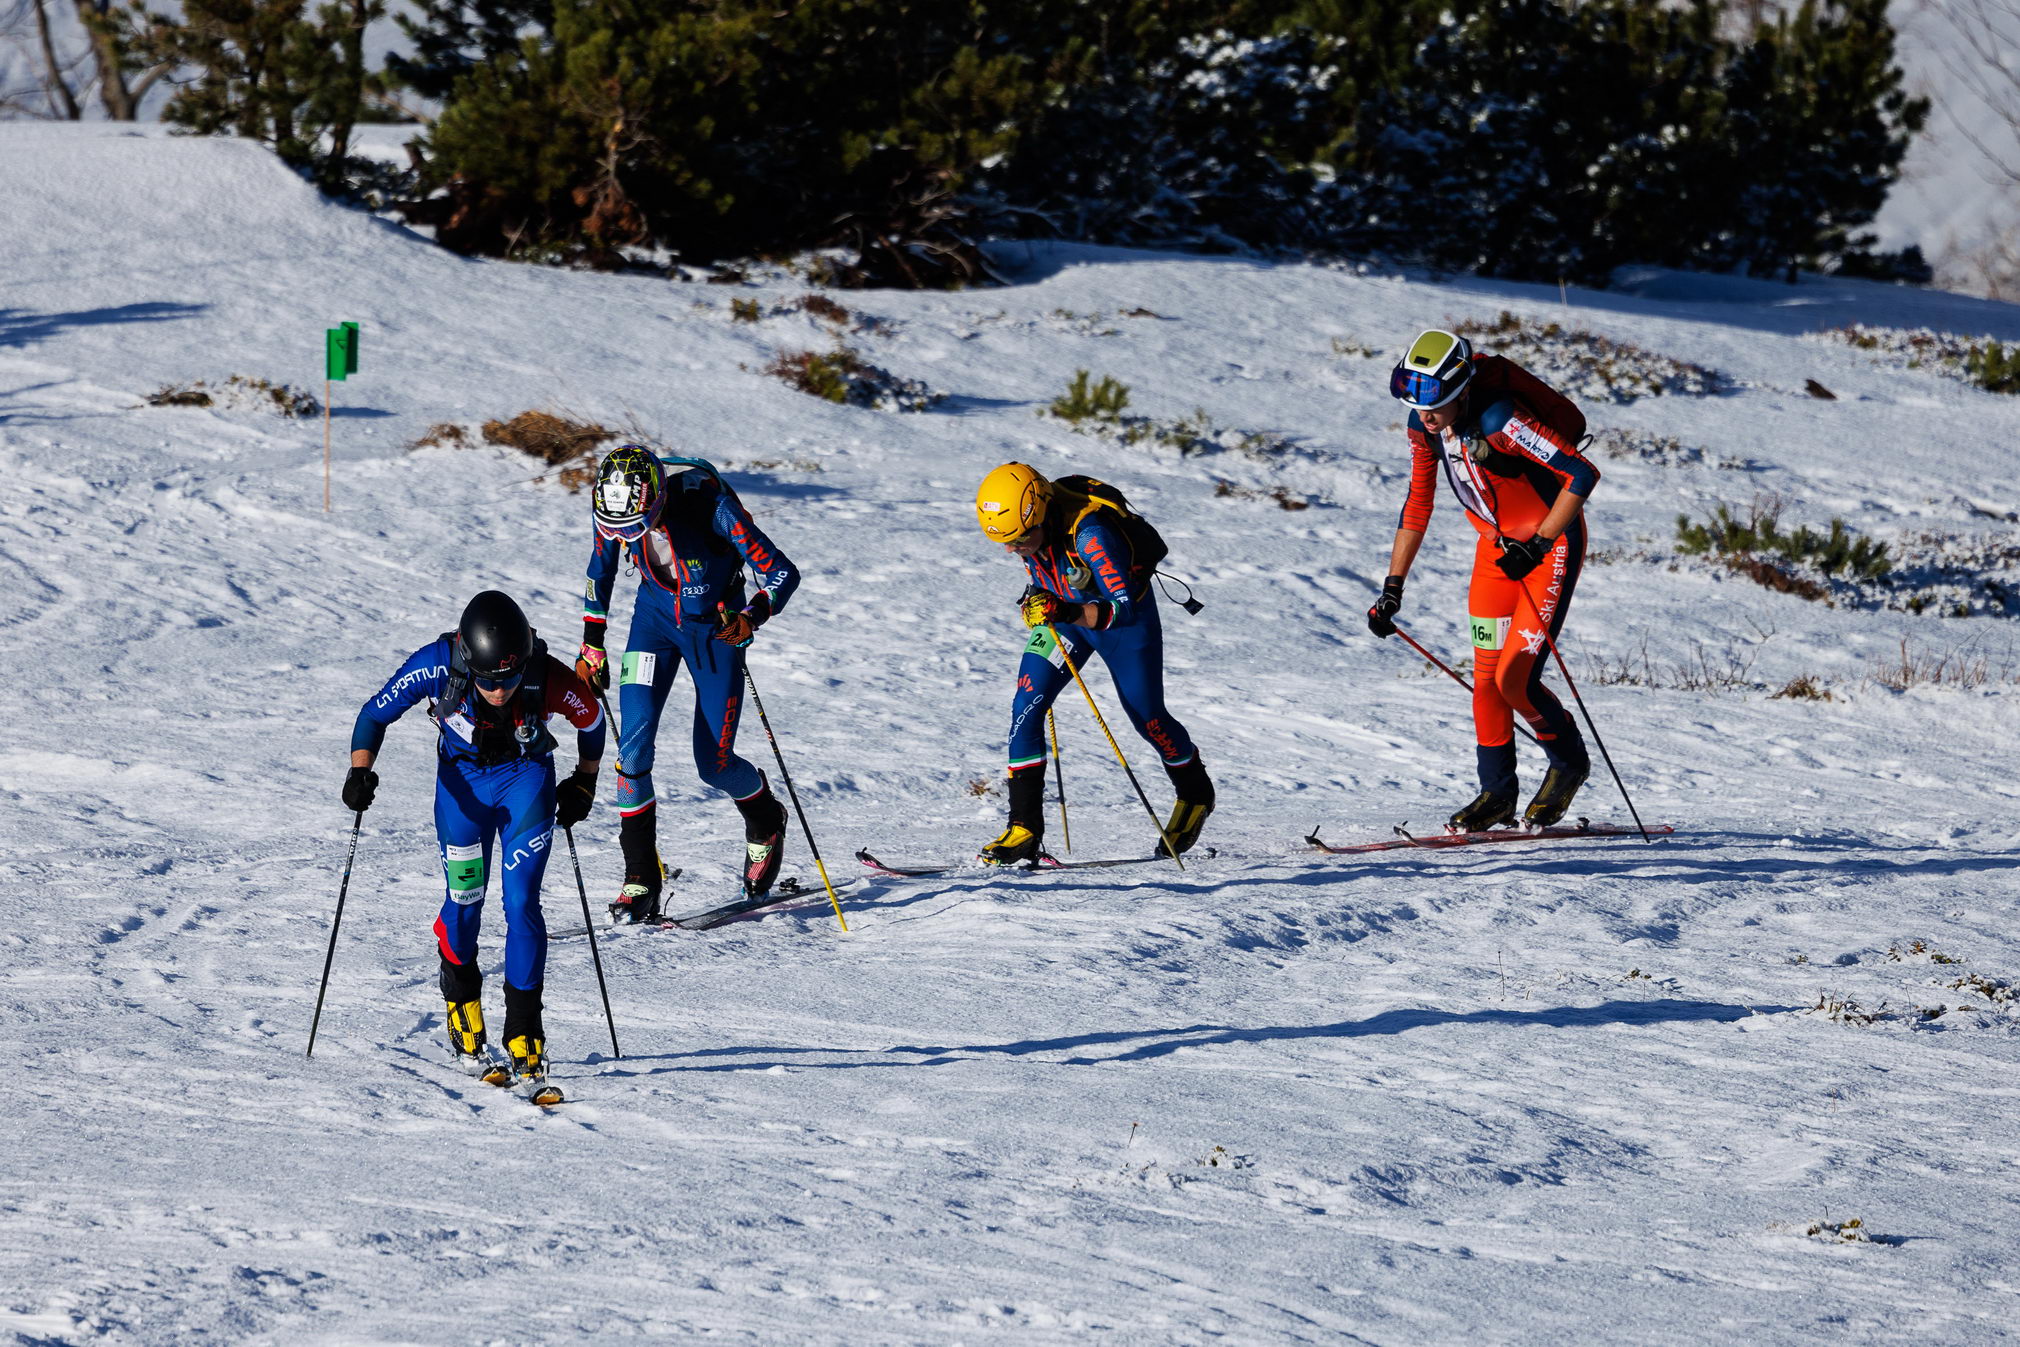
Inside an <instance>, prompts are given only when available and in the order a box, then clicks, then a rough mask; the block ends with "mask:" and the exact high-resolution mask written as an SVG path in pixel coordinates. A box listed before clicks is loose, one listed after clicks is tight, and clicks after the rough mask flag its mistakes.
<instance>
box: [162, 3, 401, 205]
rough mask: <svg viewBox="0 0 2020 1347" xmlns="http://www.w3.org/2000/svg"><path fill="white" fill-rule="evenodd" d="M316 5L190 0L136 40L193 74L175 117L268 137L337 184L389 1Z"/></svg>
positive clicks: (328, 184)
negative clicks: (371, 37) (370, 46)
mask: <svg viewBox="0 0 2020 1347" xmlns="http://www.w3.org/2000/svg"><path fill="white" fill-rule="evenodd" d="M306 10H307V5H306V4H305V3H304V0H183V4H182V14H181V16H180V17H179V18H178V17H173V16H170V15H166V14H160V13H150V14H148V15H147V16H146V21H145V26H144V27H142V28H141V29H139V30H138V31H137V32H136V33H135V35H134V36H133V38H132V46H133V49H134V51H135V52H137V53H139V54H140V55H141V56H143V57H144V58H146V59H149V60H153V61H158V62H162V63H164V64H168V65H173V66H177V67H182V68H185V69H188V70H190V71H192V72H193V73H192V74H191V76H190V77H189V78H188V79H187V80H186V81H185V82H183V83H181V84H180V85H179V86H178V88H177V90H176V93H175V96H174V97H173V98H171V99H170V100H169V104H168V107H167V109H166V111H165V113H164V116H165V117H166V119H167V120H168V121H170V122H173V123H175V124H177V125H179V126H184V127H187V128H189V129H190V130H193V131H196V132H199V133H204V134H217V133H219V132H231V133H234V134H237V135H240V136H245V137H247V138H249V139H254V140H261V141H265V142H266V143H267V144H269V145H272V146H273V147H274V150H275V152H276V153H277V154H279V155H280V157H281V158H282V159H283V160H285V161H286V162H288V163H289V164H291V165H293V166H295V167H297V168H300V169H302V170H303V171H305V172H307V173H309V174H310V176H312V177H313V178H314V179H315V180H316V182H317V183H318V184H319V185H321V186H322V187H323V188H324V189H325V190H330V191H334V190H338V189H339V188H341V187H342V185H343V181H344V170H345V166H346V164H347V162H348V161H349V157H350V140H351V132H352V130H353V128H354V127H355V126H356V124H357V123H358V122H359V121H360V120H362V119H363V110H364V100H365V96H366V93H367V90H368V87H370V86H371V84H372V81H371V80H370V77H369V76H368V74H367V72H366V70H365V62H364V32H365V29H366V27H367V26H368V25H370V24H371V23H372V22H373V21H375V20H377V19H379V18H382V17H384V14H385V3H384V0H330V2H329V3H325V4H323V5H321V6H320V7H319V8H318V9H317V11H316V13H315V16H314V17H313V18H311V17H309V16H308V15H307V13H306Z"/></svg>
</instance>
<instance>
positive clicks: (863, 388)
mask: <svg viewBox="0 0 2020 1347" xmlns="http://www.w3.org/2000/svg"><path fill="white" fill-rule="evenodd" d="M764 372H765V373H766V374H769V375H770V376H771V377H772V378H774V379H778V380H781V381H782V382H784V383H786V384H787V385H789V386H790V387H793V388H797V389H799V390H800V392H802V393H806V394H810V395H811V396H813V397H817V398H821V399H823V400H825V401H828V402H834V403H839V404H841V405H843V406H851V407H869V408H872V409H874V410H876V411H882V412H922V411H925V410H926V409H927V408H929V407H931V406H932V405H933V404H934V403H936V402H938V401H940V399H941V398H942V396H944V395H943V394H940V393H936V392H934V391H933V390H932V389H930V388H928V387H927V386H926V385H925V384H924V383H922V382H920V381H919V380H917V379H904V378H900V377H899V376H897V375H895V374H893V373H891V372H890V371H889V370H886V369H880V368H878V367H877V366H875V365H872V364H871V363H870V362H869V361H867V360H865V359H863V357H862V354H861V353H860V352H858V351H856V350H854V349H853V348H851V347H848V346H837V347H835V349H834V350H832V351H825V352H822V351H781V352H779V353H778V355H776V356H774V357H773V358H772V362H771V364H769V365H767V366H765V368H764Z"/></svg>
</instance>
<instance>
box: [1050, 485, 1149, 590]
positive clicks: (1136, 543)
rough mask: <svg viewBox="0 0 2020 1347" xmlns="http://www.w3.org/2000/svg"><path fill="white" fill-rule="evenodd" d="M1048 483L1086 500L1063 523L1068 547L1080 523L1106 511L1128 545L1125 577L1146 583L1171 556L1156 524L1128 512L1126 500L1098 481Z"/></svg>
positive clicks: (1117, 491) (1119, 493) (1113, 489)
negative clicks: (1152, 573) (1118, 525)
mask: <svg viewBox="0 0 2020 1347" xmlns="http://www.w3.org/2000/svg"><path fill="white" fill-rule="evenodd" d="M1052 484H1053V485H1054V486H1057V487H1061V488H1063V489H1064V490H1065V491H1066V492H1067V493H1068V494H1070V495H1075V496H1081V497H1084V498H1085V499H1086V501H1087V505H1086V507H1085V508H1084V509H1080V510H1076V511H1074V514H1073V517H1072V518H1071V519H1069V520H1067V521H1066V537H1067V540H1068V545H1069V546H1070V545H1071V542H1072V538H1073V534H1074V532H1075V531H1076V530H1077V529H1078V528H1079V527H1080V521H1081V520H1083V519H1085V518H1086V517H1087V516H1088V515H1089V514H1090V513H1092V512H1093V511H1095V510H1107V511H1108V512H1109V513H1110V514H1112V515H1114V516H1115V518H1116V520H1117V521H1118V522H1119V523H1120V524H1121V526H1122V536H1123V538H1124V539H1125V540H1126V541H1127V542H1128V543H1129V578H1130V579H1131V580H1132V581H1135V580H1142V581H1143V582H1145V583H1146V584H1147V583H1149V580H1150V574H1151V572H1152V571H1155V570H1156V569H1157V567H1158V564H1159V563H1160V562H1162V561H1163V560H1164V559H1165V558H1166V557H1168V556H1170V555H1171V548H1170V546H1169V545H1167V544H1166V543H1165V541H1164V537H1163V535H1162V534H1160V533H1159V532H1158V531H1157V527H1156V525H1154V524H1152V523H1151V522H1150V521H1149V520H1148V519H1145V518H1144V517H1143V516H1142V515H1140V514H1138V513H1136V511H1134V510H1132V509H1130V508H1129V498H1128V497H1126V496H1124V495H1123V494H1122V492H1121V491H1119V490H1117V489H1116V488H1115V487H1112V486H1110V485H1109V484H1108V483H1106V482H1104V481H1101V480H1100V479H1099V478H1095V477H1087V476H1083V475H1081V474H1079V473H1074V474H1073V475H1071V476H1068V477H1055V478H1053V479H1052Z"/></svg>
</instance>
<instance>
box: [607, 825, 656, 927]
mask: <svg viewBox="0 0 2020 1347" xmlns="http://www.w3.org/2000/svg"><path fill="white" fill-rule="evenodd" d="M658 833H659V806H658V804H656V803H654V804H649V805H647V806H646V807H645V808H643V809H641V810H639V811H638V812H637V813H635V814H626V815H625V816H624V821H623V822H622V823H621V824H620V825H619V826H618V833H617V837H618V844H619V846H620V847H621V848H622V850H623V852H624V887H623V888H621V889H619V890H618V891H617V898H616V900H615V901H614V902H612V903H611V904H610V919H611V920H612V921H615V922H650V921H658V920H659V918H660V907H659V895H660V892H661V890H662V889H663V888H664V886H665V883H666V866H665V864H664V863H663V862H662V861H661V860H660V859H659V841H658Z"/></svg>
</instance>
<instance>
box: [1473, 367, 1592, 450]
mask: <svg viewBox="0 0 2020 1347" xmlns="http://www.w3.org/2000/svg"><path fill="white" fill-rule="evenodd" d="M1504 397H1511V398H1514V399H1515V400H1516V401H1517V402H1519V403H1521V404H1522V405H1523V406H1525V407H1527V408H1528V409H1529V410H1530V411H1531V412H1532V413H1534V414H1535V415H1536V417H1537V418H1538V419H1539V420H1541V421H1542V422H1543V423H1544V424H1545V425H1547V426H1549V427H1550V428H1551V429H1552V430H1554V431H1556V432H1557V433H1558V434H1560V435H1562V436H1563V437H1564V438H1565V441H1566V442H1567V443H1570V444H1577V443H1578V442H1579V441H1580V440H1582V439H1584V438H1585V413H1584V412H1581V411H1579V410H1578V404H1577V403H1575V402H1573V401H1572V400H1571V399H1570V398H1567V397H1565V396H1564V395H1563V394H1562V393H1560V392H1558V391H1557V390H1556V389H1554V388H1552V387H1551V386H1550V385H1549V384H1546V383H1544V382H1543V381H1542V380H1541V379H1539V378H1537V377H1536V376H1535V375H1533V374H1531V373H1530V372H1529V371H1528V370H1526V369H1523V368H1522V367H1521V366H1520V365H1518V364H1516V363H1515V362H1514V361H1512V360H1510V359H1509V358H1508V357H1507V356H1502V355H1483V356H1475V357H1474V359H1473V406H1475V407H1478V408H1485V407H1490V406H1492V405H1493V404H1494V403H1496V402H1498V401H1500V400H1501V399H1502V398H1504Z"/></svg>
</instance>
